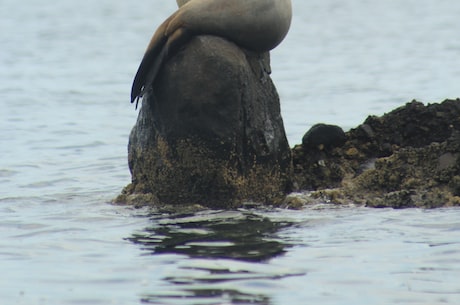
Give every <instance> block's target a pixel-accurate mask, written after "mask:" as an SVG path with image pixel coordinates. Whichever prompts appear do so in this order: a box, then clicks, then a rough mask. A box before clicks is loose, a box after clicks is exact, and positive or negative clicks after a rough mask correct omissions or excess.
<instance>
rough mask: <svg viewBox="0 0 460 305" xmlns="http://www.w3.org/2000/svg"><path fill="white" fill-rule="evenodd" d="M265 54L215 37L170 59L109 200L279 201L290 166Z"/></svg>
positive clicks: (145, 104)
mask: <svg viewBox="0 0 460 305" xmlns="http://www.w3.org/2000/svg"><path fill="white" fill-rule="evenodd" d="M269 72H270V64H269V57H268V53H266V54H256V53H252V52H249V51H246V50H242V49H241V48H239V47H237V46H236V45H235V44H233V43H231V42H229V41H227V40H225V39H222V38H219V37H215V36H197V37H194V38H193V39H192V40H191V41H190V42H189V43H187V44H186V45H185V47H184V48H183V49H181V50H179V51H178V52H177V53H175V54H174V55H173V56H171V57H170V58H169V59H168V61H167V62H166V63H165V65H164V67H163V68H162V70H161V72H160V74H159V76H158V78H157V79H156V80H155V83H154V85H153V90H151V91H149V92H147V94H146V95H145V96H144V98H143V101H142V107H141V109H140V112H139V116H138V120H137V122H136V124H135V126H134V128H133V129H132V131H131V134H130V137H129V145H128V161H129V168H130V171H131V175H132V183H131V184H130V185H128V186H127V187H126V188H125V189H124V190H123V192H122V194H121V195H120V196H118V198H117V199H116V200H115V201H116V202H119V203H131V204H137V205H157V204H172V205H176V204H177V205H180V204H199V205H203V206H207V207H211V208H232V207H238V206H240V205H241V203H242V202H244V201H256V202H263V203H267V204H280V203H281V202H282V201H283V200H284V198H285V196H286V193H287V192H288V191H290V187H291V181H290V179H291V177H292V175H291V174H292V171H291V170H292V163H291V150H290V148H289V145H288V142H287V139H286V135H285V131H284V126H283V121H282V118H281V115H280V104H279V97H278V94H277V91H276V88H275V87H274V85H273V83H272V81H271V79H270V76H269Z"/></svg>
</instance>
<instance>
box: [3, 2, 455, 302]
mask: <svg viewBox="0 0 460 305" xmlns="http://www.w3.org/2000/svg"><path fill="white" fill-rule="evenodd" d="M157 2H158V3H153V2H151V1H144V0H142V1H135V2H126V1H118V0H110V1H109V0H101V1H97V2H94V1H89V0H82V1H79V2H78V3H76V2H75V1H69V0H61V1H59V2H50V1H40V0H36V1H32V0H26V1H25V2H24V1H23V2H21V4H20V5H19V4H18V2H17V1H12V0H2V1H1V3H0V28H1V29H2V30H1V31H0V42H1V46H2V47H1V51H0V105H1V111H0V130H1V133H0V156H1V158H0V219H1V221H0V270H1V271H2V277H1V279H0V304H140V303H147V304H149V303H150V304H274V305H275V304H305V303H322V304H458V303H459V302H460V285H458V284H457V282H458V277H459V275H460V268H459V266H460V264H459V263H460V259H459V252H460V245H459V243H460V221H459V219H460V218H459V216H460V209H439V210H429V211H425V210H403V211H400V210H373V209H366V208H357V207H347V208H334V207H331V206H328V205H322V206H316V207H311V208H307V209H305V210H302V211H286V210H270V209H267V210H264V209H255V210H252V209H247V210H240V211H204V212H200V213H196V214H180V215H166V214H161V213H155V212H153V211H149V210H148V209H140V210H135V209H132V208H129V207H119V206H112V205H109V204H107V202H109V201H110V200H111V199H112V198H113V197H115V196H116V195H117V193H118V192H119V191H120V189H121V188H122V187H123V186H124V185H126V184H127V183H128V182H129V179H130V175H129V171H128V168H127V162H126V154H127V152H126V144H127V139H128V134H129V131H130V129H131V127H132V126H133V124H134V122H135V120H136V116H137V112H136V111H135V110H134V109H133V107H132V105H129V103H128V100H129V92H130V85H131V81H132V77H133V73H134V72H135V71H136V69H137V66H138V64H139V60H140V58H141V56H142V53H143V51H144V48H145V46H146V44H147V41H148V39H149V37H150V35H151V34H152V32H153V30H154V28H156V26H157V25H158V24H159V22H160V21H162V20H163V19H164V18H165V16H167V15H168V14H169V13H170V12H171V11H172V10H173V9H174V7H175V1H172V0H171V1H168V2H167V1H161V2H160V1H157ZM349 2H350V1H349ZM294 10H295V14H294V20H293V24H292V29H291V32H290V34H289V36H288V37H287V39H286V40H285V42H284V43H283V44H282V45H281V46H280V47H279V48H278V49H276V50H275V51H274V52H273V53H272V68H273V75H272V76H273V79H274V81H275V83H276V85H277V88H278V90H279V93H280V96H281V100H282V111H283V117H284V121H285V126H286V130H287V133H288V138H289V141H290V143H291V145H294V144H295V143H299V142H300V139H301V136H302V135H303V133H304V132H305V131H306V130H307V129H308V128H309V127H310V126H311V125H313V124H315V123H318V122H326V123H334V124H338V125H340V126H342V127H343V128H345V129H347V128H350V127H353V126H356V125H357V124H359V123H360V122H362V121H363V120H364V118H365V117H366V116H367V115H368V114H383V113H384V112H386V111H390V110H391V109H393V108H394V107H396V106H399V105H401V104H403V103H405V102H407V101H410V100H412V99H413V98H417V99H420V100H422V101H424V102H436V101H441V100H443V99H445V98H456V97H458V96H459V95H460V93H459V90H460V89H459V88H458V84H459V83H460V65H458V64H457V62H458V57H459V55H460V41H459V40H458V39H457V37H458V33H457V32H458V31H457V28H458V26H457V25H458V15H459V13H460V3H459V2H458V1H453V0H446V1H442V2H440V1H434V0H418V1H414V0H405V1H396V0H394V1H393V0H389V1H384V2H382V1H376V0H375V1H374V0H370V1H364V0H362V1H359V0H356V1H353V2H352V3H348V2H347V3H345V2H344V1H338V0H337V1H335V0H327V1H319V0H313V1H294Z"/></svg>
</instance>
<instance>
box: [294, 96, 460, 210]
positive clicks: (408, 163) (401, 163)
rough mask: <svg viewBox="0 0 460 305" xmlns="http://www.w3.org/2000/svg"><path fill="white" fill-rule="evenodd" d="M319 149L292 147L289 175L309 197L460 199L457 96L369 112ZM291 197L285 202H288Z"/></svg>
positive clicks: (417, 202)
mask: <svg viewBox="0 0 460 305" xmlns="http://www.w3.org/2000/svg"><path fill="white" fill-rule="evenodd" d="M346 137H347V140H346V142H345V144H344V145H343V146H342V147H336V148H334V149H332V150H331V151H325V152H323V153H322V154H321V155H318V154H312V153H306V152H305V150H304V149H302V147H301V146H300V145H297V146H296V147H294V149H293V162H294V175H293V180H294V181H295V184H296V185H297V187H298V189H299V190H310V191H312V192H311V193H310V194H309V196H308V198H307V199H305V200H304V202H306V203H311V202H312V201H313V202H317V201H315V200H312V198H318V200H322V201H330V202H335V203H341V204H343V203H350V202H353V203H358V204H364V205H367V206H370V207H393V208H407V207H426V208H433V207H442V206H453V205H460V100H459V99H457V100H446V101H444V102H442V103H440V104H430V105H427V106H425V105H424V104H422V103H420V102H417V101H412V102H411V103H408V104H406V105H405V106H403V107H400V108H397V109H395V110H393V111H391V112H390V113H388V114H385V115H383V116H381V117H377V116H370V117H368V118H367V119H366V120H365V122H364V123H363V124H361V125H360V126H358V127H357V128H355V129H351V130H350V131H349V132H347V133H346ZM289 200H290V199H289V198H288V200H287V202H289Z"/></svg>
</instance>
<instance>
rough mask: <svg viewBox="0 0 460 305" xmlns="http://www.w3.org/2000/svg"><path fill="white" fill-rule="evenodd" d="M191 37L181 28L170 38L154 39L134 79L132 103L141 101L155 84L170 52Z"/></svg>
mask: <svg viewBox="0 0 460 305" xmlns="http://www.w3.org/2000/svg"><path fill="white" fill-rule="evenodd" d="M190 36H191V35H190V33H189V31H188V30H187V29H185V28H179V29H177V30H176V31H174V32H173V33H172V34H171V35H170V36H169V37H167V36H163V37H162V39H157V40H153V39H152V42H151V43H150V45H149V48H148V49H147V51H146V53H145V55H144V58H143V59H142V62H141V64H140V66H139V69H138V71H137V73H136V76H135V77H134V82H133V87H132V89H131V103H133V102H134V100H135V99H136V98H137V101H139V97H141V96H142V95H143V94H144V93H145V91H146V90H147V89H148V88H149V86H150V85H151V84H152V83H153V81H154V80H155V78H156V76H157V75H158V72H159V71H160V68H161V66H162V64H163V62H164V61H165V60H166V58H167V56H168V54H169V52H170V50H171V49H174V48H175V47H176V46H178V45H181V44H183V43H184V42H185V41H186V40H188V39H189V38H190ZM136 108H137V102H136Z"/></svg>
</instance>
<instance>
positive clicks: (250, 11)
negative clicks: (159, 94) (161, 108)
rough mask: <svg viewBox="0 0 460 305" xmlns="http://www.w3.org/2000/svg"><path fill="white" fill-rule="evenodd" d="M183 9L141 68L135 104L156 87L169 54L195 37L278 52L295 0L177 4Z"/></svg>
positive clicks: (185, 0)
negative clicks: (156, 78)
mask: <svg viewBox="0 0 460 305" xmlns="http://www.w3.org/2000/svg"><path fill="white" fill-rule="evenodd" d="M177 3H178V5H179V6H180V7H179V9H178V10H177V11H176V12H175V13H173V14H172V15H171V16H170V17H169V18H168V19H166V20H165V21H164V22H163V23H162V24H161V25H160V27H159V28H158V29H157V31H156V32H155V34H154V35H153V37H152V39H151V41H150V43H149V45H148V47H147V50H146V52H145V54H144V58H143V59H142V62H141V64H140V66H139V69H138V71H137V73H136V76H135V78H134V82H133V88H132V91H131V103H132V102H134V100H135V99H136V98H138V97H140V96H142V94H143V93H144V91H145V90H146V89H147V87H148V86H149V85H150V84H152V83H153V81H154V80H155V77H156V76H157V74H158V72H159V69H160V67H161V65H162V63H163V62H164V61H165V59H166V57H167V55H168V53H169V50H170V49H172V48H175V47H176V46H178V45H180V44H181V43H184V42H185V41H186V40H188V39H189V38H190V37H191V36H192V35H200V34H208V35H216V36H220V37H223V38H226V39H228V40H230V41H233V42H234V43H236V44H237V45H239V46H240V47H243V48H246V49H249V50H251V51H255V52H266V51H270V50H271V49H273V48H275V47H276V46H277V45H278V44H279V43H280V42H281V41H282V40H283V39H284V37H285V36H286V34H287V32H288V31H289V27H290V24H291V18H292V7H291V0H177Z"/></svg>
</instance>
